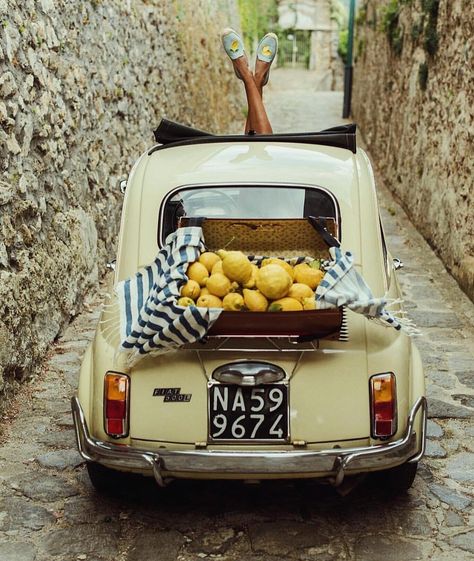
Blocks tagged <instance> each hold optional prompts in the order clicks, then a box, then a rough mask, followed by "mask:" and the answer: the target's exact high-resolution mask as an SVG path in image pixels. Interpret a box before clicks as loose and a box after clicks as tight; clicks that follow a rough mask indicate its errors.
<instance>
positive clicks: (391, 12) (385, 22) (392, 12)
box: [381, 0, 400, 33]
mask: <svg viewBox="0 0 474 561" xmlns="http://www.w3.org/2000/svg"><path fill="white" fill-rule="evenodd" d="M399 16H400V6H399V4H398V0H390V2H389V3H388V5H387V6H385V7H384V8H383V10H382V22H381V27H382V31H385V32H386V33H389V32H390V31H391V30H392V29H393V28H395V27H397V26H398V19H399Z"/></svg>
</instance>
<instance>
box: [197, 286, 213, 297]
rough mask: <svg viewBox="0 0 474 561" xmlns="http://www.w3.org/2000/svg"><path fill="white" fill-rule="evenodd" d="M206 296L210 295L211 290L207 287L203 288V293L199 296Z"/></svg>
mask: <svg viewBox="0 0 474 561" xmlns="http://www.w3.org/2000/svg"><path fill="white" fill-rule="evenodd" d="M205 294H210V292H209V289H208V288H206V287H205V286H203V287H202V288H201V293H200V294H199V296H204V295H205Z"/></svg>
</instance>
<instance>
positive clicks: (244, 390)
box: [209, 384, 289, 442]
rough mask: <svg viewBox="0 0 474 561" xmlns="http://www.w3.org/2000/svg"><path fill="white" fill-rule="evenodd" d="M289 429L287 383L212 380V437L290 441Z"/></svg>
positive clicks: (210, 436) (215, 438)
mask: <svg viewBox="0 0 474 561" xmlns="http://www.w3.org/2000/svg"><path fill="white" fill-rule="evenodd" d="M288 432H289V431H288V386H287V385H286V384H265V385H261V386H255V387H245V386H235V385H230V384H210V386H209V438H210V440H211V441H216V440H217V441H224V440H225V441H236V440H241V441H242V440H244V441H252V442H254V441H257V440H259V441H262V440H265V441H269V440H270V441H286V440H287V439H288Z"/></svg>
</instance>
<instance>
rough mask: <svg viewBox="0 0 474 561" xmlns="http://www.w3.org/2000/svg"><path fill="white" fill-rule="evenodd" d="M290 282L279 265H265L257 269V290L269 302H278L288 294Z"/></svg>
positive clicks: (288, 276) (289, 278)
mask: <svg viewBox="0 0 474 561" xmlns="http://www.w3.org/2000/svg"><path fill="white" fill-rule="evenodd" d="M291 285H292V280H291V277H290V275H289V274H288V273H287V272H286V271H285V269H283V268H282V267H280V265H267V266H266V267H262V268H261V269H259V271H258V274H257V288H258V289H259V290H260V292H261V293H262V294H263V295H264V296H266V297H267V298H269V299H270V300H278V299H279V298H283V297H284V296H286V295H287V294H288V291H289V290H290V286H291Z"/></svg>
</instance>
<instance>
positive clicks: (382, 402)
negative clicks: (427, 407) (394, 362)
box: [370, 372, 397, 438]
mask: <svg viewBox="0 0 474 561" xmlns="http://www.w3.org/2000/svg"><path fill="white" fill-rule="evenodd" d="M370 402H371V409H372V419H371V420H372V437H373V438H390V437H391V436H393V435H394V434H395V433H396V432H397V388H396V384H395V374H392V373H391V372H388V373H386V374H377V375H375V376H372V377H371V378H370Z"/></svg>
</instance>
